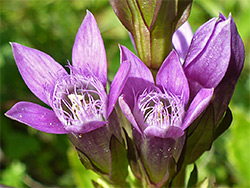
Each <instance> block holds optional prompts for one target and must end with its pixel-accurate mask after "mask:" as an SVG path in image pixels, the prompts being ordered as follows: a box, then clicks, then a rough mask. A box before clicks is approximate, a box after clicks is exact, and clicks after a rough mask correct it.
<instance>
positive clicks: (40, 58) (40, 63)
mask: <svg viewBox="0 0 250 188" xmlns="http://www.w3.org/2000/svg"><path fill="white" fill-rule="evenodd" d="M11 46H12V50H13V54H14V58H15V61H16V64H17V67H18V70H19V72H20V74H21V76H22V78H23V80H24V82H25V83H26V85H27V86H28V88H29V89H30V90H31V91H32V92H33V93H34V94H35V95H36V96H37V97H38V98H39V99H40V100H42V101H43V102H44V103H46V104H48V105H50V104H49V101H48V96H47V94H46V93H45V90H46V89H47V90H50V89H52V88H53V87H54V82H55V80H56V79H57V78H58V77H60V76H61V75H63V74H67V72H66V71H65V69H64V68H63V67H62V66H61V65H60V64H59V63H57V62H56V61H55V60H54V59H53V58H52V57H50V56H49V55H47V54H45V53H43V52H41V51H39V50H36V49H32V48H29V47H26V46H23V45H21V44H18V43H11ZM47 92H51V91H47Z"/></svg>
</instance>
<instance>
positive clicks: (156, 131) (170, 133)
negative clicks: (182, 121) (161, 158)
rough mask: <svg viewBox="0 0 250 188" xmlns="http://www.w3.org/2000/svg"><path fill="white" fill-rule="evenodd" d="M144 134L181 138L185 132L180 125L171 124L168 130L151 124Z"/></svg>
mask: <svg viewBox="0 0 250 188" xmlns="http://www.w3.org/2000/svg"><path fill="white" fill-rule="evenodd" d="M144 134H145V135H147V136H150V137H153V136H155V137H160V138H174V139H175V138H179V137H181V136H182V135H183V134H184V131H183V130H182V129H181V128H180V127H176V126H170V127H169V129H168V130H166V129H162V128H160V127H156V126H149V127H147V128H146V129H145V130H144Z"/></svg>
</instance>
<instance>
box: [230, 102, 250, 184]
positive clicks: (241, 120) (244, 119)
mask: <svg viewBox="0 0 250 188" xmlns="http://www.w3.org/2000/svg"><path fill="white" fill-rule="evenodd" d="M232 109H233V112H234V113H233V115H234V121H233V123H232V126H231V127H230V133H231V134H230V138H229V142H227V145H226V147H227V155H228V160H229V162H230V164H231V165H232V167H233V170H234V172H235V173H234V175H235V177H236V179H237V187H250V178H249V177H250V168H249V158H250V149H249V148H250V147H249V146H250V137H249V135H250V126H249V125H250V116H249V108H248V109H246V110H245V109H242V108H239V107H236V106H233V107H232Z"/></svg>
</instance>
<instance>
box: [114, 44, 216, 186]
mask: <svg viewBox="0 0 250 188" xmlns="http://www.w3.org/2000/svg"><path fill="white" fill-rule="evenodd" d="M126 61H130V63H131V71H130V73H129V78H128V81H127V83H126V85H125V87H124V89H123V91H122V95H121V97H120V98H119V104H120V107H121V109H122V111H123V113H124V114H125V116H126V117H127V119H128V120H129V121H130V123H131V124H132V126H133V132H134V134H133V135H134V140H135V144H136V145H137V148H138V150H139V153H140V156H141V158H142V162H143V164H144V167H145V169H146V171H147V174H148V175H149V178H150V180H151V181H152V182H153V183H154V184H159V183H160V182H161V183H162V182H163V181H164V180H166V179H167V175H166V174H168V161H169V159H170V157H171V156H178V155H179V152H181V149H182V146H183V143H182V144H179V142H178V139H179V138H181V137H182V136H183V135H184V131H185V129H186V128H187V127H188V126H189V125H190V124H191V123H192V122H193V121H194V120H195V119H196V118H197V117H198V116H199V115H200V114H201V113H202V112H203V110H204V109H205V108H206V107H207V105H208V104H209V103H210V100H211V99H212V96H213V88H203V89H202V90H200V92H199V93H197V95H196V96H195V98H194V99H193V100H192V101H191V103H190V102H189V92H190V88H189V85H188V80H187V78H186V76H185V74H184V70H183V68H182V64H181V62H180V60H179V56H178V54H177V53H176V52H175V51H174V50H173V51H172V52H171V53H170V54H169V56H168V57H167V58H166V59H165V60H164V62H163V64H162V66H161V68H160V70H159V72H158V73H157V75H156V85H155V84H154V79H153V76H152V74H151V72H150V70H149V69H148V68H147V67H146V65H144V63H143V62H142V61H141V60H140V59H139V58H138V57H136V56H135V55H134V54H133V53H132V52H130V51H129V50H128V49H127V48H126V47H124V46H121V62H126ZM177 153H178V154H177ZM177 158H178V157H177ZM177 158H176V160H178V159H177Z"/></svg>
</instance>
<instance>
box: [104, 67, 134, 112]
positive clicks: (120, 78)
mask: <svg viewBox="0 0 250 188" xmlns="http://www.w3.org/2000/svg"><path fill="white" fill-rule="evenodd" d="M129 71H130V63H129V62H123V63H122V64H121V65H120V68H119V70H118V71H117V73H116V75H115V77H114V79H113V81H112V84H111V86H110V90H109V100H108V102H109V103H108V117H109V115H110V114H111V112H112V110H113V109H114V106H115V104H116V102H117V98H118V97H119V95H120V94H121V92H122V90H123V88H124V85H125V84H126V81H127V79H128V74H129Z"/></svg>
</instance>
